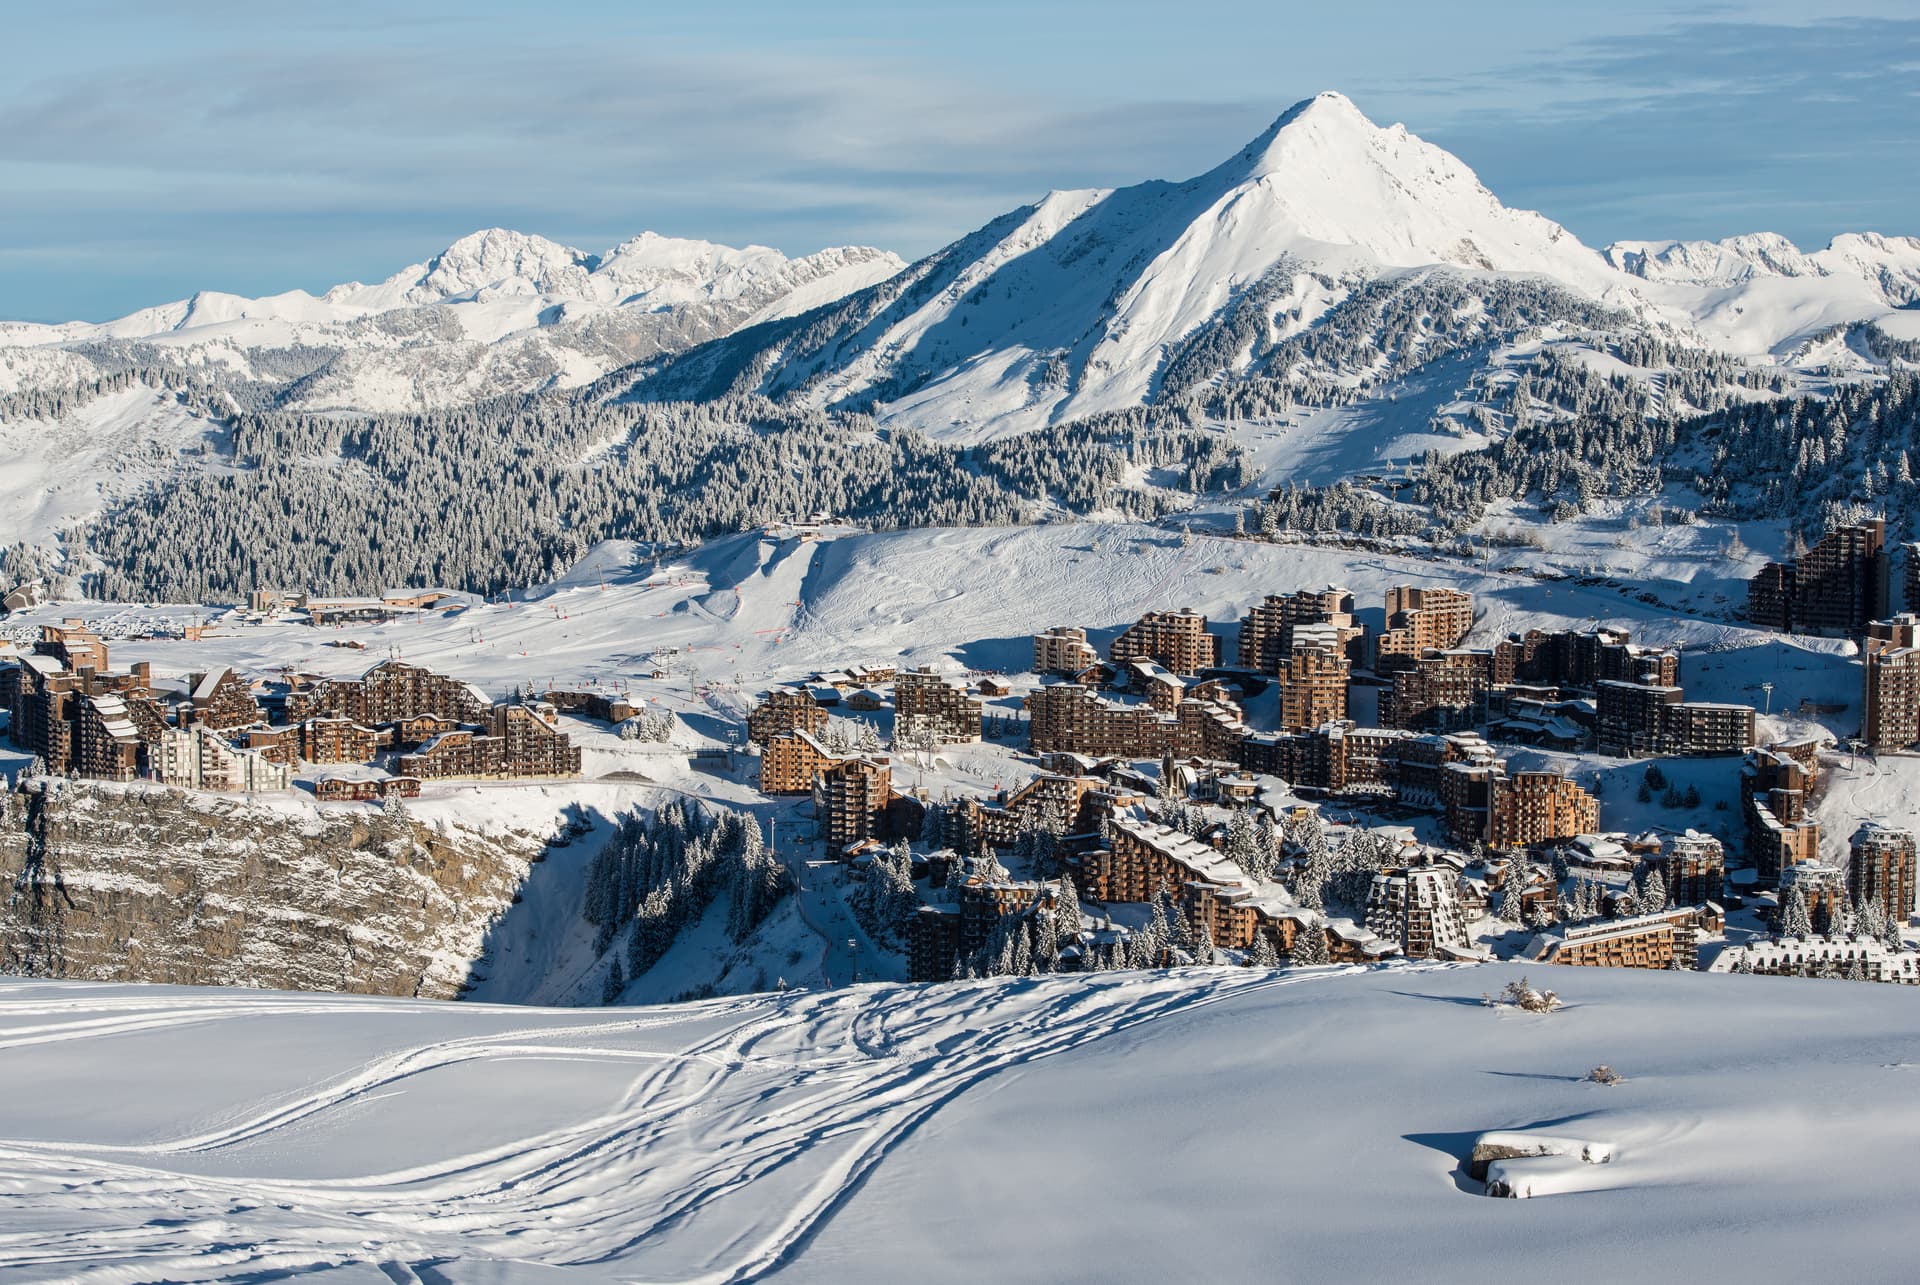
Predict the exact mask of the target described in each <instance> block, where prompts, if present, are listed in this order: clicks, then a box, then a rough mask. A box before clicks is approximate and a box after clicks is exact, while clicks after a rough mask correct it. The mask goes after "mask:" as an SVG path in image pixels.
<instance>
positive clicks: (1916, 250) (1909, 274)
mask: <svg viewBox="0 0 1920 1285" xmlns="http://www.w3.org/2000/svg"><path fill="white" fill-rule="evenodd" d="M1605 255H1606V259H1607V262H1608V263H1610V264H1612V265H1613V266H1614V267H1616V268H1618V269H1620V270H1621V271H1622V272H1629V273H1632V274H1633V275H1634V276H1636V277H1640V278H1642V279H1643V280H1647V281H1656V282H1660V283H1662V284H1668V285H1689V286H1732V285H1739V284H1740V283H1742V282H1746V281H1752V280H1754V279H1756V278H1759V277H1838V278H1858V279H1860V280H1863V281H1866V282H1867V283H1869V284H1870V285H1872V286H1874V287H1875V288H1877V289H1879V290H1880V291H1881V292H1883V293H1884V294H1885V295H1886V297H1887V300H1888V302H1889V303H1892V304H1894V305H1896V306H1901V307H1904V306H1907V305H1910V304H1912V303H1915V302H1917V301H1920V238H1915V237H1910V236H1881V235H1879V234H1878V233H1875V232H1850V233H1847V234H1845V235H1843V236H1837V237H1835V238H1834V239H1833V240H1832V241H1831V242H1830V243H1829V244H1828V245H1827V248H1826V249H1824V250H1816V251H1813V252H1812V253H1807V252H1806V251H1804V250H1802V249H1800V247H1799V246H1797V245H1795V244H1794V243H1793V242H1791V241H1789V240H1787V238H1785V237H1783V236H1781V235H1780V234H1779V233H1777V232H1755V233H1751V234H1749V235H1747V236H1736V237H1728V238H1727V239H1726V240H1724V241H1616V242H1615V243H1614V244H1612V245H1610V246H1608V247H1607V248H1606V250H1605Z"/></svg>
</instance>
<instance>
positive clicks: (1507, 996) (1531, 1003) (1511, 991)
mask: <svg viewBox="0 0 1920 1285" xmlns="http://www.w3.org/2000/svg"><path fill="white" fill-rule="evenodd" d="M1480 999H1481V1002H1482V1003H1484V1004H1485V1005H1486V1006H1487V1007H1488V1008H1518V1009H1524V1010H1525V1011H1527V1012H1529V1013H1551V1012H1553V1011H1554V1010H1555V1009H1557V1008H1559V1007H1560V997H1559V996H1558V995H1556V994H1554V993H1553V992H1552V991H1537V990H1535V989H1534V988H1533V987H1532V986H1531V985H1529V984H1528V982H1527V979H1526V978H1524V977H1522V978H1521V979H1520V980H1519V981H1516V982H1508V983H1507V984H1506V987H1505V988H1504V989H1503V990H1501V992H1500V993H1499V994H1498V995H1482V996H1481V997H1480Z"/></svg>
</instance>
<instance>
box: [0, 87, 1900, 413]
mask: <svg viewBox="0 0 1920 1285" xmlns="http://www.w3.org/2000/svg"><path fill="white" fill-rule="evenodd" d="M1434 269H1443V270H1449V271H1454V272H1459V273H1466V274H1472V275H1477V276H1495V277H1510V278H1532V279H1538V280H1542V281H1546V282H1551V283H1553V284H1554V285H1555V286H1556V287H1558V288H1561V289H1564V290H1566V291H1568V292H1571V293H1573V294H1575V295H1577V296H1579V297H1581V298H1584V299H1587V300H1590V301H1592V302H1594V303H1596V304H1598V305H1602V306H1605V307H1607V308H1611V309H1618V310H1621V311H1623V312H1624V313H1626V314H1628V315H1629V316H1631V317H1633V318H1635V319H1637V321H1638V322H1639V323H1640V324H1641V325H1644V326H1645V327H1647V328H1649V329H1651V330H1654V331H1657V332H1660V333H1662V334H1664V335H1667V336H1670V337H1673V338H1675V339H1678V340H1680V341H1683V342H1689V343H1695V344H1698V345H1701V346H1704V347H1709V348H1712V349H1716V350H1719V351H1723V352H1728V353H1733V354H1737V355H1740V356H1742V357H1745V358H1748V359H1750V360H1761V361H1768V360H1779V359H1781V358H1783V357H1785V356H1788V355H1790V354H1791V353H1792V351H1793V350H1794V348H1795V347H1796V345H1797V344H1799V343H1800V342H1801V341H1803V340H1804V339H1805V338H1806V337H1808V336H1810V335H1814V334H1817V333H1819V332H1822V331H1824V330H1827V329H1830V328H1831V327H1833V326H1835V325H1844V324H1847V323H1860V322H1868V323H1873V324H1877V325H1880V326H1882V327H1883V328H1886V329H1887V330H1888V331H1889V332H1890V333H1893V334H1895V335H1896V336H1898V337H1900V338H1920V313H1916V312H1914V311H1912V309H1913V308H1914V307H1915V305H1916V303H1920V240H1916V239H1915V238H1913V237H1898V236H1882V235H1879V234H1875V233H1855V234H1848V235H1844V236H1840V237H1836V238H1835V239H1834V240H1833V242H1832V243H1831V244H1830V245H1829V246H1828V247H1826V248H1825V249H1822V250H1818V251H1814V252H1811V253H1808V252H1803V251H1801V250H1800V249H1799V248H1797V247H1795V246H1794V245H1793V244H1792V243H1791V242H1789V241H1787V240H1786V239H1785V238H1783V237H1779V236H1776V235H1772V234H1755V235H1746V236H1736V237H1731V238H1729V239H1727V240H1724V241H1718V242H1706V241H1622V242H1617V243H1615V244H1613V245H1609V246H1607V247H1605V248H1604V249H1601V250H1594V249H1592V248H1590V247H1588V246H1586V245H1583V244H1582V243H1581V242H1580V240H1579V239H1578V238H1577V237H1575V236H1574V235H1573V234H1572V233H1570V232H1569V231H1567V229H1565V228H1564V227H1562V226H1560V225H1559V224H1557V223H1555V222H1553V221H1552V220H1551V219H1549V218H1546V217H1544V216H1542V215H1540V214H1537V213H1534V212H1531V211H1522V210H1513V209H1509V208H1507V207H1506V206H1504V205H1502V204H1501V203H1500V201H1499V199H1498V198H1497V197H1496V196H1495V195H1494V194H1493V193H1491V192H1489V191H1488V190H1487V189H1486V188H1485V187H1484V186H1483V185H1482V184H1481V183H1480V182H1479V180H1478V179H1477V178H1476V177H1475V176H1474V174H1473V172H1472V171H1471V170H1470V169H1469V168H1468V167H1467V166H1466V165H1465V164H1464V163H1462V162H1461V161H1460V160H1459V159H1458V158H1456V157H1454V156H1452V155H1451V154H1449V153H1447V152H1446V151H1444V150H1442V149H1440V148H1438V147H1435V146H1433V145H1432V144H1429V143H1426V142H1424V141H1422V140H1421V139H1419V138H1418V137H1416V136H1415V135H1413V134H1412V133H1410V132H1408V131H1407V129H1406V128H1405V127H1404V126H1401V125H1393V126H1387V127H1382V126H1378V125H1375V124H1374V123H1373V122H1371V121H1370V120H1368V119H1367V118H1366V116H1364V115H1363V114H1362V113H1361V112H1360V110H1359V109H1358V108H1357V107H1356V106H1355V105H1354V104H1353V103H1352V102H1351V101H1349V100H1348V99H1347V98H1345V97H1344V96H1342V95H1340V94H1337V93H1324V94H1320V95H1318V96H1317V97H1314V98H1311V99H1307V100H1305V101H1303V102H1301V103H1299V104H1297V105H1296V106H1294V107H1293V108H1291V109H1289V110H1288V111H1287V112H1286V113H1285V114H1284V115H1282V116H1281V117H1280V118H1279V119H1278V120H1277V121H1275V122H1274V124H1273V125H1272V126H1271V127H1269V128H1268V129H1267V130H1266V131H1264V132H1263V133H1262V134H1261V135H1260V136H1259V137H1258V138H1256V139H1254V140H1253V141H1252V142H1251V143H1249V144H1248V145H1247V146H1246V147H1244V148H1242V149H1241V150H1240V151H1239V152H1237V153H1236V154H1235V155H1234V156H1233V157H1231V158H1229V159H1228V160H1227V161H1226V162H1224V163H1223V164H1221V165H1219V166H1216V167H1215V168H1213V169H1211V170H1209V171H1208V172H1206V173H1205V174H1202V175H1200V176H1198V177H1196V178H1192V179H1189V180H1187V181H1185V182H1182V183H1170V182H1162V181H1151V182H1146V183H1141V184H1138V185H1135V186H1132V187H1126V188H1119V189H1083V190H1074V191H1055V192H1051V193H1048V194H1047V195H1046V196H1044V197H1043V198H1041V199H1040V200H1038V201H1036V202H1035V203H1033V204H1032V205H1029V206H1025V207H1022V208H1021V209H1018V210H1014V211H1012V212H1010V213H1008V214H1006V215H1003V216H1001V217H1000V218H997V219H995V220H993V221H992V222H990V223H988V224H987V225H986V226H984V227H982V228H980V229H978V230H976V231H974V232H972V233H969V234H967V235H966V236H963V237H961V238H960V239H959V240H957V241H955V242H953V243H952V244H950V245H948V246H946V247H944V248H942V249H940V250H938V251H936V252H934V253H933V254H931V255H928V256H926V257H925V258H923V259H921V260H919V261H917V262H915V263H913V264H911V265H908V264H905V263H903V262H902V261H901V260H900V259H899V258H897V257H896V256H894V255H892V254H890V253H888V252H886V251H883V250H877V249H872V248H867V247H846V248H838V249H829V250H823V251H820V252H819V253H817V254H812V255H808V256H806V257H804V258H798V259H789V258H787V257H785V256H784V255H782V254H781V253H779V252H778V251H775V250H771V249H767V248H765V247H748V248H746V249H740V250H736V249H730V248H727V247H724V246H718V245H713V244H710V243H707V242H702V241H687V240H677V239H672V238H667V237H660V236H655V235H653V234H651V233H646V234H642V235H640V236H638V237H635V238H632V239H631V240H628V241H625V242H623V243H621V244H620V245H618V246H616V247H614V248H613V249H612V250H609V251H607V252H606V253H604V254H598V255H595V254H587V253H584V252H582V251H579V250H576V249H573V248H570V247H567V246H563V245H559V244H557V243H555V242H552V241H548V240H546V239H544V238H541V237H537V236H531V235H527V234H524V233H517V232H510V231H505V230H502V229H491V230H488V231H483V232H476V233H474V234H472V235H470V236H467V237H463V238H461V239H460V240H459V241H456V242H455V243H454V244H453V245H451V246H449V247H447V249H445V250H444V251H442V252H441V253H440V254H438V255H435V256H434V257H433V258H431V259H429V260H427V261H425V262H423V263H419V264H415V265H412V266H410V267H407V268H404V269H402V270H401V271H399V272H397V273H395V274H394V275H393V276H391V277H389V278H388V279H387V280H385V281H383V282H380V283H378V284H375V285H362V284H359V283H350V284H346V285H340V286H335V287H334V288H332V289H330V290H327V291H325V292H324V293H322V294H320V295H317V296H316V295H310V294H308V293H306V292H304V291H298V290H296V291H290V292H288V293H285V294H280V295H273V296H269V297H265V298H260V299H245V298H240V297H238V296H233V295H225V294H219V293H215V292H203V293H201V294H198V295H195V296H194V297H193V298H191V299H186V300H181V301H177V302H174V303H170V304H164V305H161V306H158V307H154V308H148V309H143V310H141V311H139V312H136V313H133V314H130V315H129V316H126V317H123V318H120V319H118V320H116V321H111V322H106V323H103V324H87V323H69V324H66V325H55V326H48V325H35V324H26V323H0V393H4V392H8V391H17V390H20V389H24V388H34V387H40V388H48V387H58V386H61V385H64V384H75V383H79V382H83V381H84V380H86V379H88V378H91V377H96V376H97V375H98V374H99V373H103V372H106V371H111V370H112V369H114V368H116V367H117V366H123V365H126V364H129V363H136V364H152V363H159V364H165V365H179V366H183V367H187V368H191V369H195V370H198V371H200V372H201V373H203V374H204V375H205V376H207V377H208V378H210V379H212V380H214V381H216V382H218V381H230V382H249V383H252V384H255V385H260V386H264V387H266V388H267V389H268V390H270V392H271V394H272V396H273V400H274V402H275V403H276V404H279V405H283V406H290V407H301V408H308V409H324V410H350V411H367V412H374V411H386V410H411V409H423V408H433V407H439V406H447V405H456V404H459V403H461V402H464V401H470V400H476V399H480V398H483V397H487V396H494V395H498V394H502V393H513V392H530V391H538V390H543V389H549V390H550V389H559V390H564V389H572V388H578V387H581V386H584V385H588V384H590V383H592V382H593V381H595V380H597V379H600V378H602V377H604V376H606V375H608V374H609V372H624V374H623V375H622V376H621V377H622V378H624V380H625V384H626V386H627V387H629V388H633V389H638V390H640V391H642V393H643V395H647V396H687V397H701V396H711V395H715V394H717V393H720V392H724V391H736V392H739V391H751V392H760V393H766V394H768V395H772V396H777V397H793V396H799V397H801V398H803V399H805V400H808V401H811V402H815V403H818V404H820V405H822V406H830V405H849V404H858V405H863V406H866V407H870V408H872V409H874V410H875V411H876V412H877V413H878V414H880V416H881V418H882V419H883V420H887V419H892V420H894V421H897V422H900V423H902V424H910V425H913V426H915V427H920V428H924V429H926V430H928V431H930V432H935V433H937V434H947V435H954V434H959V435H977V436H992V435H996V434H998V433H1002V432H1006V431H1018V430H1019V429H1022V428H1027V427H1033V426H1038V425H1041V424H1045V423H1051V422H1060V421H1062V420H1066V419H1072V418H1075V417H1076V416H1080V415H1085V414H1090V413H1097V412H1101V411H1109V410H1116V409H1122V408H1125V407H1128V406H1135V405H1141V404H1144V403H1149V402H1152V401H1153V400H1155V398H1156V396H1157V395H1158V393H1159V391H1160V389H1159V379H1160V377H1161V375H1162V374H1163V373H1164V370H1165V368H1166V366H1167V364H1168V362H1169V361H1170V359H1171V357H1172V356H1173V355H1175V354H1176V353H1177V351H1178V349H1179V347H1180V345H1182V344H1183V343H1188V342H1190V341H1192V340H1193V338H1194V337H1195V336H1196V335H1199V334H1201V333H1203V332H1205V331H1206V330H1207V329H1208V328H1209V327H1217V326H1219V325H1220V324H1221V322H1222V320H1223V318H1225V317H1227V316H1229V315H1231V314H1232V313H1233V312H1234V311H1235V309H1236V308H1242V309H1244V308H1245V306H1246V305H1247V304H1248V303H1249V302H1250V301H1252V302H1257V303H1258V304H1259V305H1260V307H1261V308H1262V309H1263V310H1264V311H1265V313H1266V316H1265V318H1264V323H1265V328H1266V329H1267V331H1268V332H1269V333H1268V334H1267V335H1266V336H1264V338H1265V339H1266V340H1267V341H1269V343H1271V342H1272V341H1275V340H1279V339H1282V338H1284V337H1285V336H1286V335H1288V334H1290V333H1298V332H1300V331H1303V330H1306V329H1309V328H1311V327H1312V326H1313V325H1314V324H1315V323H1316V322H1317V321H1318V320H1319V319H1320V318H1321V317H1322V316H1323V315H1324V314H1325V313H1326V311H1327V310H1328V309H1329V308H1331V307H1332V306H1334V305H1335V304H1337V303H1338V302H1339V301H1340V300H1341V299H1342V298H1344V297H1345V296H1346V295H1347V294H1349V293H1350V292H1351V289H1352V287H1353V285H1354V283H1356V282H1359V281H1366V280H1379V279H1382V278H1392V277H1395V276H1405V275H1408V274H1414V273H1419V272H1422V271H1430V270H1434ZM1248 368H1249V366H1248V363H1247V362H1246V361H1245V360H1244V359H1243V360H1241V361H1240V362H1239V364H1238V367H1237V369H1230V371H1229V373H1245V372H1246V371H1247V369H1248ZM649 385H650V386H649Z"/></svg>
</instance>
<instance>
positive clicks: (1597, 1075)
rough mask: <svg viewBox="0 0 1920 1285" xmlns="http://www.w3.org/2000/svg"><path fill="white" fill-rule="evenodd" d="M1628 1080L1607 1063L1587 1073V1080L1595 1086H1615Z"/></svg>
mask: <svg viewBox="0 0 1920 1285" xmlns="http://www.w3.org/2000/svg"><path fill="white" fill-rule="evenodd" d="M1626 1078H1627V1077H1626V1076H1624V1075H1622V1074H1620V1072H1618V1071H1616V1070H1614V1069H1613V1068H1612V1067H1610V1066H1608V1065H1607V1064H1606V1063H1605V1062H1602V1063H1601V1064H1600V1065H1599V1066H1596V1067H1594V1068H1593V1069H1592V1070H1591V1071H1588V1072H1587V1079H1588V1080H1589V1081H1591V1082H1592V1083H1594V1084H1606V1085H1614V1084H1618V1083H1620V1081H1622V1080H1624V1079H1626Z"/></svg>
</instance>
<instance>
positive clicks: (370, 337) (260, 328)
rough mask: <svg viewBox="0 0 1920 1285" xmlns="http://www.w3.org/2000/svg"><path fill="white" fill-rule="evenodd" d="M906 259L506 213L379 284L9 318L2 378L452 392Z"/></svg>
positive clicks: (609, 354) (570, 374) (601, 353)
mask: <svg viewBox="0 0 1920 1285" xmlns="http://www.w3.org/2000/svg"><path fill="white" fill-rule="evenodd" d="M900 266H901V261H900V260H899V259H898V258H896V257H895V256H893V255H891V254H888V253H886V252H884V251H880V250H874V249H868V248H864V247H853V248H841V249H831V250H823V251H821V252H819V253H818V254H813V255H808V256H806V257H805V258H799V259H789V258H787V257H786V256H785V255H783V254H781V253H780V252H779V251H777V250H772V249H768V248H766V247H764V246H749V247H747V248H745V249H733V248H730V247H727V246H721V245H714V244H711V243H709V242H706V241H688V240H679V239H675V238H671V237H662V236H657V235H655V234H653V233H650V232H649V233H644V234H642V235H640V236H638V237H634V238H632V239H631V240H628V241H624V242H622V243H621V244H619V245H617V246H615V247H614V248H613V249H611V250H609V251H607V252H606V253H604V254H587V253H584V252H582V251H580V250H576V249H573V248H571V247H569V246H564V245H560V244H558V243H556V242H553V241H549V240H546V239H545V238H542V237H537V236H529V235H527V234H525V233H520V232H511V231H506V230H504V229H499V228H493V229H489V230H487V231H482V232H475V233H473V234H472V235H470V236H465V237H462V238H461V239H460V240H458V241H456V242H454V243H453V244H452V245H450V246H448V247H447V248H446V249H445V250H443V251H441V252H440V253H439V254H437V255H435V256H433V257H432V258H431V259H428V260H426V261H425V262H423V263H416V264H413V265H411V266H409V267H406V268H403V269H401V270H400V271H399V272H397V273H395V274H394V275H392V276H391V277H388V278H387V279H386V280H385V281H381V282H378V283H377V284H374V285H362V284H361V283H359V282H350V283H348V284H345V285H338V286H334V287H333V288H332V289H330V290H327V291H325V292H324V293H322V294H320V295H312V294H308V293H307V292H306V291H304V290H292V291H288V292H286V293H284V294H277V295H270V296H267V297H264V298H259V299H247V298H242V297H240V296H237V295H230V294H222V293H219V292H217V291H202V292H201V293H199V294H196V295H194V296H193V297H192V298H190V299H183V300H179V301H177V302H174V303H169V304H163V305H161V306H159V307H154V308H146V309H142V310H141V311H139V312H136V313H133V314H131V315H129V316H126V317H122V318H120V319H118V320H116V321H110V322H106V323H103V324H97V325H96V324H89V323H80V322H75V323H69V324H66V325H57V326H47V325H34V324H27V323H18V322H0V392H9V391H16V390H18V389H22V388H42V389H46V388H58V387H62V386H72V385H74V384H77V383H82V382H85V381H86V380H87V379H89V378H92V377H97V376H98V375H99V374H101V373H105V372H108V371H111V370H113V369H116V368H119V367H121V366H124V365H127V364H155V363H161V364H168V365H184V366H188V367H193V368H198V369H200V370H202V371H203V372H205V373H206V374H207V375H208V376H209V377H211V378H214V379H217V380H229V381H235V380H237V381H245V382H251V383H257V384H262V385H266V386H267V387H268V389H269V390H270V391H271V392H273V393H274V394H276V396H277V398H278V400H280V401H281V402H282V403H283V404H288V405H296V406H303V407H312V408H316V409H321V408H343V409H354V410H410V409H419V408H423V407H434V406H446V405H454V404H458V403H461V402H465V401H472V400H475V399H478V398H483V397H488V396H494V395H498V394H501V393H509V392H522V391H531V390H534V389H540V388H568V387H573V386H576V385H579V384H582V383H585V382H588V381H589V380H592V379H593V378H595V377H597V376H599V375H600V374H602V373H604V372H605V371H607V370H609V369H612V368H615V367H617V366H620V365H622V364H624V363H627V362H630V361H635V360H639V359H643V358H647V357H651V356H654V355H656V354H659V353H662V352H673V351H677V350H679V349H681V348H685V347H688V346H690V345H692V344H696V343H699V342H702V341H704V340H709V339H712V338H715V337H717V336H720V335H724V334H726V333H728V332H730V331H732V330H733V329H735V328H736V327H738V326H741V325H744V324H748V323H751V322H758V321H765V320H769V319H772V318H778V317H783V316H787V315H791V314H792V313H795V312H801V311H805V310H807V309H809V308H815V307H818V306H819V305H821V304H823V303H828V302H831V301H832V300H834V299H837V298H839V297H840V296H842V295H844V294H846V293H848V292H849V291H852V290H856V289H859V288H861V287H863V286H866V285H869V284H871V283H873V282H875V281H878V280H881V279H884V278H886V277H889V276H891V275H893V273H894V272H896V271H898V270H899V268H900Z"/></svg>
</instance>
